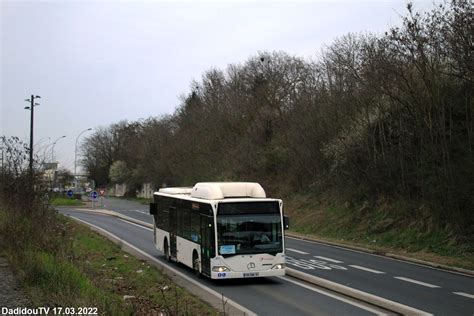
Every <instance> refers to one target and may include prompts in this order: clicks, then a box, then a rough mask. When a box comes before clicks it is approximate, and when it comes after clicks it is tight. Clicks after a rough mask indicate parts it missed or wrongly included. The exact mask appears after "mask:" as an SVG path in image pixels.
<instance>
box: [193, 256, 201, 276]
mask: <svg viewBox="0 0 474 316" xmlns="http://www.w3.org/2000/svg"><path fill="white" fill-rule="evenodd" d="M199 266H200V262H199V256H198V254H197V251H196V250H194V251H193V271H194V274H195V275H196V276H197V277H198V278H200V277H201V271H200V268H199Z"/></svg>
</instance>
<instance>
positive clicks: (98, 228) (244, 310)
mask: <svg viewBox="0 0 474 316" xmlns="http://www.w3.org/2000/svg"><path fill="white" fill-rule="evenodd" d="M70 216H71V217H72V218H74V219H75V220H77V221H79V222H82V223H84V224H86V225H89V226H91V227H94V228H95V229H97V230H100V231H101V232H103V233H105V234H107V235H109V236H111V237H112V238H115V239H116V240H119V241H120V242H121V243H123V244H124V245H126V246H127V247H130V248H131V249H133V250H135V251H136V252H138V253H139V254H141V255H142V256H145V257H147V258H148V259H149V260H151V261H153V262H155V263H157V264H158V265H160V266H165V267H166V269H169V270H171V271H172V272H173V273H174V274H176V275H179V276H180V277H181V278H183V279H185V280H186V281H188V282H191V283H193V284H194V285H196V286H198V287H200V288H201V289H203V290H204V291H206V292H208V293H210V294H212V295H214V296H215V297H217V298H218V299H219V300H222V299H223V297H222V294H221V293H218V292H216V291H214V290H213V289H211V288H209V287H207V286H205V285H203V284H201V282H198V281H196V280H194V279H192V278H190V277H188V276H187V275H185V274H183V273H182V272H180V271H178V270H176V269H175V268H173V267H171V266H169V265H167V264H164V263H163V262H161V261H160V260H158V259H156V258H155V257H153V256H152V255H150V254H148V253H146V252H144V251H143V250H141V249H140V248H137V247H135V246H134V245H132V244H130V243H128V242H126V241H125V240H123V239H122V238H119V237H118V236H116V235H114V234H112V233H111V232H109V231H107V230H105V229H103V228H101V227H99V226H96V225H94V224H91V223H89V222H87V221H84V220H82V219H79V218H77V217H74V216H72V215H70ZM224 299H225V301H226V302H227V303H229V304H230V305H233V306H234V307H235V308H237V309H239V310H241V311H242V312H243V313H244V315H251V316H256V315H257V314H256V313H254V312H252V311H251V310H249V309H248V308H245V307H243V306H242V305H240V304H239V303H237V302H235V301H233V300H231V299H230V298H228V297H224Z"/></svg>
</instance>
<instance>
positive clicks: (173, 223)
mask: <svg viewBox="0 0 474 316" xmlns="http://www.w3.org/2000/svg"><path fill="white" fill-rule="evenodd" d="M177 215H178V214H177V213H176V207H174V206H170V221H169V224H170V227H169V229H170V255H171V257H172V258H177V253H176V232H177V228H178V216H177Z"/></svg>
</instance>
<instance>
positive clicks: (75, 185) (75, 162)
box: [74, 127, 92, 188]
mask: <svg viewBox="0 0 474 316" xmlns="http://www.w3.org/2000/svg"><path fill="white" fill-rule="evenodd" d="M91 130H92V128H90V127H89V128H88V129H85V130H83V131H82V132H80V133H79V135H77V137H76V146H75V147H74V187H75V188H77V142H78V140H79V137H81V135H82V134H84V133H85V132H87V131H91Z"/></svg>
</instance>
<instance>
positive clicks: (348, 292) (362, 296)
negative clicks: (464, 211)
mask: <svg viewBox="0 0 474 316" xmlns="http://www.w3.org/2000/svg"><path fill="white" fill-rule="evenodd" d="M77 210H78V211H84V212H92V213H97V214H102V215H109V216H115V217H117V218H120V219H122V220H125V221H129V222H132V223H135V224H137V225H141V226H144V227H147V228H153V224H150V223H146V222H143V221H140V220H137V219H134V218H131V217H128V216H125V215H122V214H120V213H117V212H114V211H109V210H91V209H77ZM287 235H288V236H289V237H293V238H298V239H301V240H309V241H315V242H319V243H322V244H328V245H332V246H338V247H341V248H347V249H352V250H357V251H361V252H366V253H369V254H375V255H380V254H379V253H377V252H376V251H374V250H371V249H365V248H362V247H357V246H350V247H347V246H346V245H343V244H339V243H335V242H325V241H321V240H318V239H316V238H307V237H302V236H298V235H296V234H292V233H290V234H287ZM382 256H386V257H392V258H395V259H398V260H403V261H407V262H414V263H416V264H421V265H427V266H430V267H435V268H440V267H441V268H443V269H445V268H444V266H443V265H437V264H434V263H432V262H428V264H424V261H422V260H416V259H411V258H408V259H410V260H404V259H400V258H404V257H402V256H397V255H394V254H389V253H387V254H384V255H382ZM445 270H454V271H455V272H461V273H465V274H468V275H474V271H471V270H465V269H461V268H454V267H449V269H445ZM286 275H287V276H290V277H293V278H296V279H299V280H301V281H304V282H308V283H311V284H313V285H316V286H319V287H322V288H326V289H328V290H331V291H333V292H336V293H339V294H342V295H345V296H347V297H350V298H353V299H356V300H359V301H362V302H366V303H369V304H371V305H375V306H378V307H381V308H384V309H387V310H389V311H393V312H396V313H399V314H402V315H432V314H430V313H427V312H425V311H422V310H419V309H416V308H413V307H410V306H406V305H403V304H400V303H397V302H394V301H391V300H388V299H385V298H382V297H378V296H376V295H373V294H369V293H366V292H363V291H360V290H357V289H354V288H351V287H348V286H345V285H342V284H339V283H336V282H332V281H329V280H326V279H323V278H319V277H316V276H313V275H310V274H307V273H304V272H301V271H298V270H295V269H292V268H286Z"/></svg>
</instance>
